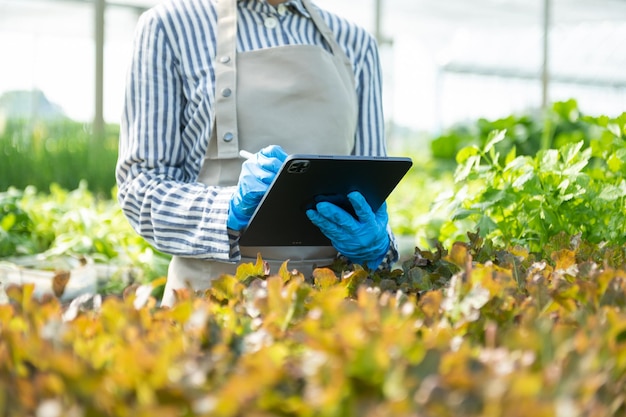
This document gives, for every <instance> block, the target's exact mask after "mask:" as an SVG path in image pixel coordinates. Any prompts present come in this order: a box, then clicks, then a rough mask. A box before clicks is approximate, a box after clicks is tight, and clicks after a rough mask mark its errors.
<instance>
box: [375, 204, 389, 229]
mask: <svg viewBox="0 0 626 417" xmlns="http://www.w3.org/2000/svg"><path fill="white" fill-rule="evenodd" d="M376 220H378V223H384V224H385V225H387V223H389V215H388V213H387V202H384V203H383V204H382V205H381V206H380V207H379V208H378V210H376Z"/></svg>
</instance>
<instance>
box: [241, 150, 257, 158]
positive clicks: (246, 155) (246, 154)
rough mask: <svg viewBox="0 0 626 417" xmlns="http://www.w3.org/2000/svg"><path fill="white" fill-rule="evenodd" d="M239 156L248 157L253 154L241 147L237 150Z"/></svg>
mask: <svg viewBox="0 0 626 417" xmlns="http://www.w3.org/2000/svg"><path fill="white" fill-rule="evenodd" d="M239 156H241V157H242V158H243V159H250V158H252V157H253V156H254V154H253V153H252V152H248V151H244V150H243V149H242V150H240V151H239Z"/></svg>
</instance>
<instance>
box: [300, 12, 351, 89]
mask: <svg viewBox="0 0 626 417" xmlns="http://www.w3.org/2000/svg"><path fill="white" fill-rule="evenodd" d="M302 4H303V5H304V8H305V9H306V10H307V12H309V14H310V15H311V19H312V20H313V23H315V26H317V30H319V31H320V33H321V34H322V37H323V38H324V40H325V41H326V43H328V45H329V46H330V49H331V51H332V52H333V56H334V57H335V58H336V59H338V60H340V62H343V64H344V65H345V66H346V67H347V69H348V74H353V69H352V63H351V62H350V59H349V58H348V56H347V55H346V53H345V52H344V51H343V49H341V47H340V46H339V44H338V43H337V40H336V39H335V36H334V35H333V32H332V31H331V30H330V27H329V26H328V25H327V24H326V22H325V21H324V19H322V16H321V15H320V14H319V12H318V11H317V9H316V8H315V7H314V6H313V5H312V4H311V2H310V0H302ZM352 78H353V77H352ZM353 83H354V81H353Z"/></svg>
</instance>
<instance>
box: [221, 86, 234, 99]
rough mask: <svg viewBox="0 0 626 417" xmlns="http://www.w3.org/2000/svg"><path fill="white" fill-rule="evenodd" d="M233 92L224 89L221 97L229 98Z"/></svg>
mask: <svg viewBox="0 0 626 417" xmlns="http://www.w3.org/2000/svg"><path fill="white" fill-rule="evenodd" d="M232 93H233V91H232V90H231V89H230V88H224V89H223V90H222V97H230V95H231V94H232Z"/></svg>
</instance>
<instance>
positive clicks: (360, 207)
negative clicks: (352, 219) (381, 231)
mask: <svg viewBox="0 0 626 417" xmlns="http://www.w3.org/2000/svg"><path fill="white" fill-rule="evenodd" d="M348 200H350V203H351V204H352V207H354V212H355V213H356V215H357V217H358V218H359V220H360V221H361V223H366V224H369V223H373V222H375V221H376V216H375V215H374V212H373V211H372V207H370V205H369V203H368V202H367V200H365V197H363V194H361V193H360V192H358V191H353V192H351V193H350V194H348Z"/></svg>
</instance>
